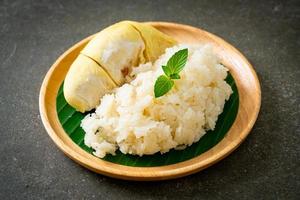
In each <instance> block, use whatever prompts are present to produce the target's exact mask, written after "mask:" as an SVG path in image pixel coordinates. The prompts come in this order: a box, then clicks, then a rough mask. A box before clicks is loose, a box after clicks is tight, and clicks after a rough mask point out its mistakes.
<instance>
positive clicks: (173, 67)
mask: <svg viewBox="0 0 300 200" xmlns="http://www.w3.org/2000/svg"><path fill="white" fill-rule="evenodd" d="M187 58H188V49H182V50H179V51H177V52H176V53H175V54H174V55H173V56H172V57H171V58H170V59H169V60H168V63H167V67H166V68H168V72H169V71H170V72H171V73H169V74H178V73H179V72H180V71H181V70H182V69H183V67H184V65H185V64H186V61H187ZM166 75H167V76H169V75H168V74H166Z"/></svg>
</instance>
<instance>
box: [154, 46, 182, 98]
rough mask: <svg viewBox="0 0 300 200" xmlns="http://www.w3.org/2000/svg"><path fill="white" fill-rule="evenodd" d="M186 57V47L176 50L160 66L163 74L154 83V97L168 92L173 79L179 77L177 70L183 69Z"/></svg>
mask: <svg viewBox="0 0 300 200" xmlns="http://www.w3.org/2000/svg"><path fill="white" fill-rule="evenodd" d="M187 58H188V49H182V50H179V51H177V52H176V53H175V54H174V55H173V56H172V57H171V58H170V59H169V60H168V62H167V65H166V66H164V65H163V66H162V69H163V71H164V73H165V75H161V76H159V77H158V78H157V80H156V82H155V84H154V95H155V98H157V97H161V96H162V95H164V94H166V93H167V92H169V91H170V90H171V89H172V87H173V85H174V81H173V79H180V76H179V72H180V71H181V70H182V69H183V67H184V66H185V64H186V61H187Z"/></svg>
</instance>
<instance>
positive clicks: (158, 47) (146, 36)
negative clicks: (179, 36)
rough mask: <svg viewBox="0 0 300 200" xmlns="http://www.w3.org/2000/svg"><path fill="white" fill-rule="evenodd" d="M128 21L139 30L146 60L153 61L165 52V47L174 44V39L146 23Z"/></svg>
mask: <svg viewBox="0 0 300 200" xmlns="http://www.w3.org/2000/svg"><path fill="white" fill-rule="evenodd" d="M128 22H129V23H130V24H132V25H133V26H134V27H135V28H136V29H137V30H138V31H139V33H140V35H141V37H142V38H143V40H144V42H145V46H146V49H145V57H146V61H151V62H154V61H155V60H156V59H157V58H158V57H159V56H160V55H162V54H163V53H164V52H165V49H166V48H169V47H172V46H174V45H175V44H176V41H175V40H174V39H173V38H172V37H170V36H168V35H166V34H164V33H162V32H160V31H158V30H157V29H155V28H154V27H152V26H150V25H148V24H143V23H138V22H134V21H128Z"/></svg>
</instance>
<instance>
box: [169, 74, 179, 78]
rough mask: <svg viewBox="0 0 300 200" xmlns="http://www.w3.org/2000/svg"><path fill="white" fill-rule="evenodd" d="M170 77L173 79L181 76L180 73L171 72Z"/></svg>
mask: <svg viewBox="0 0 300 200" xmlns="http://www.w3.org/2000/svg"><path fill="white" fill-rule="evenodd" d="M170 78H171V79H180V76H179V74H171V75H170Z"/></svg>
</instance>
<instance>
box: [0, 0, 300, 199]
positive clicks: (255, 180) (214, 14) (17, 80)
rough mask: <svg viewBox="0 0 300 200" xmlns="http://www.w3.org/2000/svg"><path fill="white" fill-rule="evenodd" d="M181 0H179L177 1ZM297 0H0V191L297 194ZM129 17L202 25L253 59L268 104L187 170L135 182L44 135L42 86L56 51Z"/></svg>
mask: <svg viewBox="0 0 300 200" xmlns="http://www.w3.org/2000/svg"><path fill="white" fill-rule="evenodd" d="M180 2H181V3H180ZM299 6H300V3H299V1H297V0H295V1H282V2H279V1H278V2H275V1H268V2H267V1H226V2H225V1H214V0H206V1H188V2H185V3H183V1H182V0H181V1H159V2H158V1H136V2H135V1H102V2H101V1H80V0H78V1H72V2H71V1H57V0H55V1H49V2H47V1H35V2H33V1H26V0H19V1H4V0H2V1H0V47H1V48H0V62H1V71H0V114H1V115H0V149H1V151H0V152H1V154H0V161H1V162H0V199H159V198H161V199H185V198H186V199H187V198H198V199H300V178H299V175H300V148H299V145H300V128H299V119H300V113H299V110H300V96H299V92H300V81H299V79H300V66H299V62H300V59H299V55H300V52H299V48H300V39H299V35H300V25H299V24H300V7H299ZM123 19H132V20H141V21H152V20H153V21H154V20H161V21H174V22H179V23H185V24H190V25H193V26H196V27H201V28H204V29H206V30H208V31H210V32H212V33H215V34H217V35H219V36H221V37H223V38H224V39H225V40H227V41H229V42H230V43H232V44H233V45H234V46H236V47H237V48H238V49H240V50H241V51H242V52H243V53H244V54H245V56H246V57H247V58H248V59H249V60H250V62H251V63H252V64H253V65H254V68H255V69H256V71H257V73H258V76H259V79H260V81H261V86H262V108H261V112H260V115H259V117H258V120H257V122H256V124H255V126H254V128H253V130H252V131H251V134H250V135H249V137H248V138H247V140H246V141H245V142H244V143H243V144H242V145H241V146H240V148H238V149H237V150H236V151H235V152H234V153H233V154H231V155H230V156H228V157H227V158H226V159H224V160H223V161H221V162H219V163H218V164H216V165H214V166H212V167H210V168H208V169H206V170H204V171H202V172H200V173H197V174H194V175H191V176H188V177H185V178H181V179H177V180H172V181H164V182H155V183H153V182H152V183H136V182H128V181H120V180H115V179H111V178H107V177H104V176H102V175H97V174H94V173H92V172H90V171H88V170H86V169H85V168H83V167H81V166H79V165H77V164H75V163H74V162H73V161H71V160H70V159H68V158H67V157H66V156H65V155H64V154H63V153H62V152H61V151H60V150H59V149H58V148H57V147H56V146H55V145H54V143H53V142H52V141H51V139H50V138H49V137H48V135H47V133H46V131H45V130H44V127H43V125H42V123H41V119H40V115H39V110H38V93H39V89H40V86H41V83H42V80H43V78H44V75H45V73H46V72H47V70H48V69H49V67H50V66H51V64H52V63H53V62H54V61H55V59H56V58H57V57H58V56H59V55H60V54H61V53H63V52H64V51H65V50H66V49H67V48H69V47H70V46H71V45H72V44H74V43H75V42H77V41H79V40H81V39H82V38H84V37H86V36H88V35H90V34H92V33H95V32H97V31H98V30H99V29H102V28H104V27H105V26H107V25H110V24H112V23H114V22H117V21H119V20H123Z"/></svg>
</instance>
